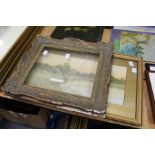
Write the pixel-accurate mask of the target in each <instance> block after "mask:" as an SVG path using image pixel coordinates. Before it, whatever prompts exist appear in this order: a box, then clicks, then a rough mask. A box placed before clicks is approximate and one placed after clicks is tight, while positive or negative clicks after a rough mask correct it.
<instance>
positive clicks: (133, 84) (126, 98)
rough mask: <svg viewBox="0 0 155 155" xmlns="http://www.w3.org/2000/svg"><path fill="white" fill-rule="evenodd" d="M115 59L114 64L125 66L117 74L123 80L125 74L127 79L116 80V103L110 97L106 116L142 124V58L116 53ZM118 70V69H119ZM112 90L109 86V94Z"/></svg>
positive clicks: (114, 95)
mask: <svg viewBox="0 0 155 155" xmlns="http://www.w3.org/2000/svg"><path fill="white" fill-rule="evenodd" d="M113 59H115V61H114V62H113V65H112V66H114V65H117V66H118V67H123V68H119V70H120V71H119V72H116V75H115V76H116V77H117V78H118V79H119V78H120V79H121V80H122V78H121V76H124V77H125V81H124V82H122V83H120V82H119V81H116V86H115V85H114V86H115V87H116V90H115V89H114V90H113V95H112V96H111V97H112V98H113V99H111V101H114V102H116V103H110V99H109V97H108V105H107V110H106V118H107V119H110V120H116V121H119V122H125V123H130V124H133V125H141V121H142V120H141V119H142V85H143V84H142V77H143V73H142V60H141V59H140V58H134V57H129V56H122V55H118V54H114V56H113ZM117 66H116V69H117ZM121 70H122V71H121ZM125 70H126V73H125V74H124V73H123V72H125ZM116 71H118V69H117V70H116ZM113 73H114V71H113V67H112V74H113ZM123 74H124V75H123ZM134 74H135V75H134ZM111 83H112V81H111V82H110V85H111ZM114 84H115V83H114ZM118 89H119V90H118ZM110 91H111V89H110V86H109V95H110ZM123 91H124V92H123ZM114 93H115V94H114ZM123 93H124V94H123ZM121 96H122V97H121ZM122 99H123V102H122V103H123V104H122V103H121V100H122ZM117 101H118V103H117Z"/></svg>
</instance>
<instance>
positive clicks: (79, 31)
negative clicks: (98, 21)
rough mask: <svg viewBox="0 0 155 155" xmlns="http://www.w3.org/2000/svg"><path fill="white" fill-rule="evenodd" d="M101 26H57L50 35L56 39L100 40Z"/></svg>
mask: <svg viewBox="0 0 155 155" xmlns="http://www.w3.org/2000/svg"><path fill="white" fill-rule="evenodd" d="M102 32H103V27H102V26H57V27H56V29H55V30H54V32H53V33H52V35H51V37H52V38H56V39H64V38H69V37H71V38H78V39H81V40H84V41H89V42H98V41H101V37H102Z"/></svg>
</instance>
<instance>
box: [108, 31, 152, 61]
mask: <svg viewBox="0 0 155 155" xmlns="http://www.w3.org/2000/svg"><path fill="white" fill-rule="evenodd" d="M111 42H112V43H113V44H114V53H116V54H121V55H127V56H132V57H140V58H142V59H143V60H144V61H149V62H155V50H154V48H155V45H154V42H155V34H148V33H146V32H143V33H142V32H131V31H123V30H122V31H121V30H113V31H112V34H111Z"/></svg>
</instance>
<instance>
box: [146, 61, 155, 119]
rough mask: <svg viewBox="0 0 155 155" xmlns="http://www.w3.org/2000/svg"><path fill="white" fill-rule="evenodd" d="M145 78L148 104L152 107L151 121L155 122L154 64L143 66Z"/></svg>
mask: <svg viewBox="0 0 155 155" xmlns="http://www.w3.org/2000/svg"><path fill="white" fill-rule="evenodd" d="M145 77H146V83H147V86H148V92H149V96H150V102H151V106H152V113H153V119H154V121H155V87H154V83H155V81H154V77H155V64H152V63H146V64H145ZM153 82H154V83H153Z"/></svg>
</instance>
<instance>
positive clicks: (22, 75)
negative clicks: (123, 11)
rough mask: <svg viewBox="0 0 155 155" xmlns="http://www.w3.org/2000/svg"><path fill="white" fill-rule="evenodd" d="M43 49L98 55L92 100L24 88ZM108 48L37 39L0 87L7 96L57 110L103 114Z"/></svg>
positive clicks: (40, 89)
mask: <svg viewBox="0 0 155 155" xmlns="http://www.w3.org/2000/svg"><path fill="white" fill-rule="evenodd" d="M44 48H56V49H60V50H64V51H65V50H70V51H72V52H86V53H94V54H98V55H99V62H98V67H97V72H96V77H95V81H94V86H93V90H92V95H91V97H90V98H89V97H83V96H78V95H71V94H67V93H63V92H57V91H51V90H46V89H42V88H36V87H33V86H29V85H26V84H24V82H25V80H26V78H27V77H28V75H29V74H30V71H31V70H32V68H33V66H34V64H35V63H36V61H37V59H38V57H39V56H40V54H41V52H42V50H43V49H44ZM112 51H113V49H112V46H111V44H104V43H102V42H98V43H86V42H84V41H81V40H78V39H72V38H70V39H69V38H68V39H64V40H57V39H51V38H50V37H43V36H38V37H37V39H36V40H35V41H34V42H33V44H32V48H31V49H30V51H28V52H26V53H25V54H24V55H23V56H22V58H21V60H20V61H19V63H18V65H17V68H16V69H15V71H14V72H13V74H12V75H11V76H10V78H9V79H8V80H7V82H6V83H5V85H4V86H3V87H2V89H3V91H5V92H6V93H8V94H10V95H13V96H16V97H18V98H21V99H22V98H24V97H26V98H28V100H30V101H31V100H34V99H35V100H37V101H39V102H43V103H50V104H53V105H56V106H65V107H72V108H75V109H80V110H83V111H85V112H89V113H90V112H91V113H96V114H104V113H105V109H106V103H107V96H108V83H109V79H110V74H111V57H112Z"/></svg>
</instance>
